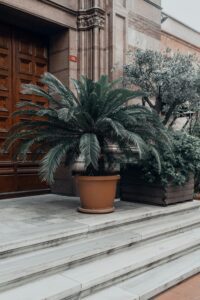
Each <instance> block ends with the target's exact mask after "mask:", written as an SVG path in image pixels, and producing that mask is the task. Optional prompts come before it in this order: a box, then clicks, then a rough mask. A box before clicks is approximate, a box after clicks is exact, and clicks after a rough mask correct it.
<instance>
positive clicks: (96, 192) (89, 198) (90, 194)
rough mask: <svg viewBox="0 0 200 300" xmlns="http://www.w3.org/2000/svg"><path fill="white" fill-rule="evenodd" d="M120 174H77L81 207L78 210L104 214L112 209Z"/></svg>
mask: <svg viewBox="0 0 200 300" xmlns="http://www.w3.org/2000/svg"><path fill="white" fill-rule="evenodd" d="M119 179H120V176H118V175H114V176H77V183H78V189H79V194H80V201H81V207H79V208H78V211H80V212H83V213H90V214H104V213H111V212H113V211H114V209H115V208H114V199H115V195H116V187H117V181H118V180H119Z"/></svg>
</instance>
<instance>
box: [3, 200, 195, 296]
mask: <svg viewBox="0 0 200 300" xmlns="http://www.w3.org/2000/svg"><path fill="white" fill-rule="evenodd" d="M199 208H200V202H199V201H193V202H187V203H183V204H179V205H174V206H170V207H166V208H159V207H155V208H154V209H153V210H152V211H151V213H144V212H143V211H142V210H141V211H139V212H138V211H137V213H135V214H134V213H133V211H132V212H130V211H129V210H125V211H123V212H122V213H121V214H120V215H119V214H117V213H116V214H115V213H114V214H112V217H106V216H105V217H104V218H101V222H95V218H93V219H91V222H90V226H87V227H86V226H80V227H76V226H75V227H74V228H73V229H70V230H68V229H67V228H65V227H63V228H62V227H59V228H56V226H55V228H54V230H51V231H47V232H46V234H42V233H41V234H39V233H38V234H37V235H30V236H29V237H26V238H24V239H23V238H21V239H18V240H17V239H16V240H14V239H13V241H10V240H9V241H8V242H7V243H6V242H4V243H2V244H0V258H1V259H0V299H1V300H61V299H73V300H74V299H83V300H136V299H137V300H139V299H151V298H152V297H153V296H155V295H157V294H159V293H160V292H162V291H164V290H166V289H167V288H169V287H171V286H173V285H175V284H177V283H179V282H180V281H182V280H184V279H186V278H188V277H190V276H192V275H194V274H196V273H198V272H199V271H200V209H199ZM107 216H108V215H107ZM110 216H111V215H110ZM119 216H120V217H119ZM97 219H98V216H97V217H96V220H97ZM92 220H93V222H92Z"/></svg>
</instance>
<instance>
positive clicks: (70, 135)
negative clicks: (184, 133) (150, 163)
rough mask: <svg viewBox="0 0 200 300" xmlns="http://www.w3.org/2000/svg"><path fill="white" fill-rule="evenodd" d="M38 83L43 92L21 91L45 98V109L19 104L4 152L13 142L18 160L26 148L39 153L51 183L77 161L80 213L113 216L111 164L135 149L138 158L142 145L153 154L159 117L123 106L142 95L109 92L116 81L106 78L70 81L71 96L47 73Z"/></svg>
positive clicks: (37, 89) (114, 177)
mask: <svg viewBox="0 0 200 300" xmlns="http://www.w3.org/2000/svg"><path fill="white" fill-rule="evenodd" d="M41 82H42V83H43V84H45V86H46V87H47V88H48V90H46V89H43V88H41V87H39V86H36V85H32V84H25V85H23V90H22V93H23V94H34V95H37V96H40V97H44V98H46V99H47V100H48V107H43V106H40V105H38V104H37V103H34V102H30V101H24V102H20V103H18V105H17V106H18V110H17V111H16V112H15V113H14V115H15V116H17V117H18V119H19V120H20V121H19V122H18V123H16V124H15V125H14V126H13V127H12V128H11V130H10V131H9V134H8V138H7V140H6V142H5V144H4V147H3V149H4V150H7V149H8V148H9V147H11V146H12V145H13V143H17V147H16V148H15V149H16V151H15V157H16V158H17V159H20V160H25V159H26V156H27V153H30V150H31V152H32V153H33V154H34V157H37V155H36V154H38V155H39V154H41V151H42V152H43V158H42V159H41V166H40V176H41V179H42V180H44V181H46V182H47V183H48V184H50V185H51V184H52V183H53V182H54V173H55V171H56V169H57V168H58V167H59V165H60V164H61V162H62V161H63V160H64V162H65V165H66V166H69V165H73V164H74V163H75V162H76V161H77V160H78V159H79V158H80V157H82V159H83V162H84V169H83V170H82V171H81V172H79V174H78V175H77V183H78V186H79V193H80V201H81V205H80V208H79V211H81V212H86V213H108V212H112V211H113V210H114V198H115V193H116V184H117V181H118V180H119V175H117V174H116V169H114V167H113V166H114V165H116V163H117V162H119V158H120V159H123V158H125V157H126V154H127V153H129V154H130V153H133V152H134V151H135V150H136V149H137V151H138V153H139V155H142V154H143V153H145V149H146V148H147V145H149V147H150V148H151V149H152V152H153V153H154V154H155V156H156V157H157V156H158V155H157V152H156V147H155V146H154V145H155V144H156V140H157V139H158V140H159V139H160V134H162V128H161V126H160V123H159V120H158V118H157V117H156V116H155V115H153V113H152V112H151V111H150V110H149V109H147V108H145V107H140V106H136V105H130V106H127V105H126V104H127V103H128V101H129V99H132V98H135V97H139V96H141V95H143V93H142V92H141V91H130V90H128V89H123V88H114V86H115V84H116V82H109V81H108V78H107V76H101V78H100V79H99V81H97V82H94V81H92V80H90V79H88V78H86V77H81V79H80V80H73V83H74V86H75V88H76V92H77V93H76V95H75V94H74V93H73V92H72V91H71V90H70V89H69V88H67V87H66V86H64V85H63V84H62V83H61V82H60V81H59V80H58V79H57V78H56V77H55V76H53V75H52V74H50V73H45V74H44V75H43V76H42V77H41ZM22 117H23V118H22ZM24 117H25V118H24ZM158 123H159V124H158ZM149 147H148V148H149ZM114 148H117V149H118V151H113V149H114ZM44 153H45V154H44Z"/></svg>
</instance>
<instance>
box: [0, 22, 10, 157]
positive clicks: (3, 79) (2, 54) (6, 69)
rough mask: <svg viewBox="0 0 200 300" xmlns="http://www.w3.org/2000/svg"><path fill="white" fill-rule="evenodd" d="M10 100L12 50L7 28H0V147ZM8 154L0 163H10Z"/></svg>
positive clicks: (5, 127) (4, 134) (8, 121)
mask: <svg viewBox="0 0 200 300" xmlns="http://www.w3.org/2000/svg"><path fill="white" fill-rule="evenodd" d="M11 99H12V49H11V33H10V31H9V28H8V27H5V26H0V145H1V144H2V143H3V142H4V140H5V138H6V135H7V132H8V129H9V128H10V126H11V125H12V121H11V119H10V117H9V116H10V113H11V107H12V105H11ZM10 160H11V155H10V154H9V153H7V154H4V155H0V162H2V161H3V162H4V161H10Z"/></svg>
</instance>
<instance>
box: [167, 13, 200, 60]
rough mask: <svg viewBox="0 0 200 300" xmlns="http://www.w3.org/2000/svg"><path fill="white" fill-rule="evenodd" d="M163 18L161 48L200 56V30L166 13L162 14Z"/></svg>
mask: <svg viewBox="0 0 200 300" xmlns="http://www.w3.org/2000/svg"><path fill="white" fill-rule="evenodd" d="M162 20H163V22H162V27H161V28H162V31H161V50H164V49H166V48H170V49H172V50H173V51H180V52H181V53H185V54H189V53H191V54H195V55H197V56H198V57H199V56H200V32H198V31H197V30H195V29H193V28H191V27H189V26H188V25H186V24H184V23H182V22H180V21H178V20H176V19H174V18H173V17H171V16H169V15H168V14H166V13H163V14H162Z"/></svg>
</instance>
